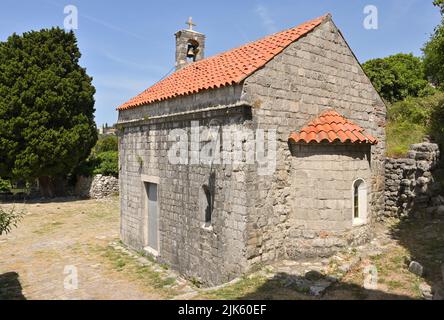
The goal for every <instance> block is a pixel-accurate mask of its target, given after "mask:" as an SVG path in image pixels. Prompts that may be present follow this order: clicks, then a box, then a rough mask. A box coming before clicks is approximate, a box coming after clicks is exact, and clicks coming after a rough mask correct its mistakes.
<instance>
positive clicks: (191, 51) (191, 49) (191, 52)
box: [187, 47, 195, 58]
mask: <svg viewBox="0 0 444 320" xmlns="http://www.w3.org/2000/svg"><path fill="white" fill-rule="evenodd" d="M194 56H195V54H194V48H193V47H189V48H188V52H187V58H194Z"/></svg>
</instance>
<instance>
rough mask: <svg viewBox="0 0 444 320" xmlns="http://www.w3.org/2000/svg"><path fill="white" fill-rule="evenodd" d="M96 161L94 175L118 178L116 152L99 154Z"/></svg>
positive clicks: (117, 155)
mask: <svg viewBox="0 0 444 320" xmlns="http://www.w3.org/2000/svg"><path fill="white" fill-rule="evenodd" d="M96 159H97V163H98V164H97V166H96V168H95V169H94V174H103V175H105V176H115V177H118V176H119V154H118V153H117V151H106V152H102V153H99V154H98V155H97V157H96Z"/></svg>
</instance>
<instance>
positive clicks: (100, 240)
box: [0, 199, 165, 299]
mask: <svg viewBox="0 0 444 320" xmlns="http://www.w3.org/2000/svg"><path fill="white" fill-rule="evenodd" d="M16 207H17V208H24V209H25V210H26V212H27V214H26V216H25V218H24V219H23V221H22V222H21V223H20V226H19V227H18V228H17V229H14V230H13V231H12V233H11V234H9V235H7V236H1V237H0V256H1V261H0V299H11V298H13V299H162V298H164V297H165V294H164V293H163V291H162V290H155V289H153V288H152V287H150V286H147V285H146V283H141V282H140V281H137V280H135V279H132V278H131V277H130V276H129V275H128V274H126V273H122V272H119V270H118V269H116V268H115V266H114V265H113V264H112V261H110V259H108V258H107V256H106V252H107V251H106V250H107V249H106V248H108V244H109V243H110V242H112V241H117V239H118V228H119V213H118V210H119V206H118V201H117V199H112V200H106V201H94V200H87V201H60V202H56V203H54V202H53V203H40V204H27V205H18V206H16ZM76 272H77V279H78V280H77V289H75V287H76V283H75V280H74V279H75V278H74V276H75V273H76Z"/></svg>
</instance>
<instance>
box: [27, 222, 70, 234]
mask: <svg viewBox="0 0 444 320" xmlns="http://www.w3.org/2000/svg"><path fill="white" fill-rule="evenodd" d="M62 225H63V222H60V221H54V222H50V223H47V224H44V225H43V226H42V227H40V228H39V229H37V230H34V231H33V233H35V234H38V235H45V234H48V233H51V232H54V231H55V230H56V229H57V228H58V227H60V226H62Z"/></svg>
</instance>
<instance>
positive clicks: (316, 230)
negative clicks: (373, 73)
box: [118, 15, 386, 285]
mask: <svg viewBox="0 0 444 320" xmlns="http://www.w3.org/2000/svg"><path fill="white" fill-rule="evenodd" d="M193 26H194V24H193V23H192V21H191V19H190V21H189V28H188V29H185V30H181V31H179V32H177V33H176V71H175V72H174V73H172V74H171V75H169V76H167V77H166V78H164V79H162V80H161V81H159V82H158V83H156V84H155V85H153V86H152V87H150V88H148V89H147V90H145V91H144V92H142V93H141V94H139V95H138V96H136V97H134V98H132V99H131V100H129V101H128V102H126V103H124V104H123V105H121V106H120V107H118V112H119V120H118V127H119V135H120V142H119V148H120V190H121V238H122V241H123V242H124V243H125V244H127V245H128V246H129V247H131V248H133V249H135V250H141V251H145V252H146V253H147V254H150V255H152V256H154V257H156V259H158V261H161V262H163V263H167V264H168V265H170V266H171V267H172V268H173V269H175V270H178V271H179V272H180V273H182V274H183V275H185V276H187V277H189V278H193V279H196V280H199V281H201V282H202V283H205V284H208V285H215V284H220V283H224V282H227V281H229V280H231V279H233V278H235V277H237V276H239V275H241V274H243V273H245V272H246V271H248V270H249V269H251V268H252V267H253V266H255V265H262V264H266V263H270V262H273V261H275V260H277V259H301V258H314V257H326V256H328V255H331V254H333V253H334V252H335V251H338V250H341V249H344V248H348V247H350V246H354V245H358V244H361V243H364V242H365V241H368V240H369V239H370V237H371V236H372V227H373V225H374V223H375V221H376V219H377V218H378V216H379V215H380V213H381V211H382V210H383V206H384V201H383V200H384V199H383V197H384V153H385V119H386V107H385V105H384V103H383V101H382V100H381V98H380V97H379V95H378V93H377V92H376V90H375V89H374V87H373V86H372V84H371V82H370V80H369V79H368V77H367V76H366V75H365V73H364V72H363V70H362V68H361V65H360V64H359V62H358V60H357V59H356V57H355V55H354V54H353V52H352V50H351V49H350V47H349V46H348V44H347V42H346V41H345V39H344V37H343V35H342V34H341V32H340V31H339V30H338V28H337V27H336V26H335V24H334V22H333V20H332V18H331V16H330V15H325V16H322V17H319V18H317V19H314V20H311V21H309V22H306V23H303V24H301V25H299V26H297V27H294V28H291V29H288V30H284V31H282V32H278V33H275V34H273V35H270V36H267V37H265V38H263V39H260V40H257V41H255V42H251V43H248V44H246V45H243V46H241V47H238V48H235V49H232V50H229V51H227V52H224V53H221V54H218V55H216V56H213V57H209V58H205V56H204V53H205V35H204V34H202V33H199V32H197V31H195V30H193ZM215 128H216V129H215ZM213 129H215V130H213ZM222 131H223V133H221V132H222ZM244 131H246V132H253V133H254V132H258V133H257V134H256V137H255V135H254V134H253V135H251V134H246V135H245V136H242V134H237V132H244ZM177 132H182V133H185V134H188V135H185V138H183V137H179V139H176V138H174V136H175V133H177ZM214 132H216V134H215V135H213V133H214ZM225 132H234V133H235V134H234V136H235V138H236V137H237V136H239V135H240V136H242V137H241V138H240V139H238V140H237V141H238V143H237V144H236V143H235V142H233V141H232V140H231V138H230V137H228V135H226V134H225ZM260 132H262V134H260ZM208 133H211V134H208ZM193 134H195V135H196V134H197V136H199V134H200V136H199V137H200V139H199V140H197V142H196V141H194V142H193ZM172 137H173V138H172ZM214 137H216V138H215V139H216V142H217V143H216V145H215V146H216V147H214V148H213V150H212V151H211V152H210V154H212V155H215V154H216V153H219V151H221V152H222V153H223V155H224V157H225V158H228V159H231V158H230V157H231V156H233V157H236V156H238V155H239V151H240V152H241V153H242V152H244V151H245V152H244V153H243V154H242V156H241V157H240V158H239V157H237V158H236V159H237V160H238V161H236V162H234V161H232V162H230V161H213V160H211V161H207V162H204V161H199V158H198V155H199V152H201V149H203V146H204V145H205V143H207V141H209V140H211V139H212V138H214ZM261 137H262V138H263V147H262V149H263V150H262V151H264V152H263V155H264V154H265V153H266V155H265V157H268V158H267V159H269V160H270V159H271V160H270V161H269V162H270V163H268V170H265V171H264V170H261V168H262V169H263V167H264V163H263V162H262V163H261V162H259V161H258V159H256V157H255V155H256V156H257V155H258V154H260V152H258V150H256V154H254V153H253V157H252V158H253V161H252V159H251V157H250V156H248V155H247V156H246V155H245V154H250V153H248V151H249V150H250V149H251V147H252V146H253V148H254V143H253V144H252V143H251V141H254V140H255V139H256V140H258V138H261ZM194 140H195V139H194ZM178 141H181V142H182V144H181V145H182V147H183V148H182V149H180V150H179V153H182V152H183V154H184V155H185V159H183V158H180V159H179V161H172V160H174V159H176V158H174V157H172V153H175V152H172V151H171V150H173V149H174V147H175V146H177V144H178ZM190 141H191V142H190ZM259 145H260V144H257V145H256V149H261V148H260V147H258V146H259ZM184 148H185V150H183V149H184ZM259 151H260V150H259ZM193 155H194V156H196V155H197V158H198V159H197V161H196V160H195V159H194V161H193V157H192V156H193ZM250 155H251V154H250ZM225 158H224V159H225ZM257 158H259V157H257ZM189 159H191V160H189Z"/></svg>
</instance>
